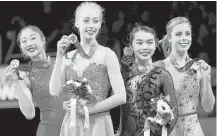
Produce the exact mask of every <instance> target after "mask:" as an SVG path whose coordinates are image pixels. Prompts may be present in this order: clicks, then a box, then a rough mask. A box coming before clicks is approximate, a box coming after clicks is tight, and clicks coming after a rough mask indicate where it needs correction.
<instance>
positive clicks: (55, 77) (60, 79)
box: [49, 35, 70, 96]
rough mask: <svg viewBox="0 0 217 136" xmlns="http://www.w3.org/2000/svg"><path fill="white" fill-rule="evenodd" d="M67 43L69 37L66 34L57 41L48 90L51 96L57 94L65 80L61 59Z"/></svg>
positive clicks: (68, 42)
mask: <svg viewBox="0 0 217 136" xmlns="http://www.w3.org/2000/svg"><path fill="white" fill-rule="evenodd" d="M69 45H70V38H69V37H68V36H66V35H64V36H63V37H62V38H61V39H60V40H59V41H58V42H57V55H56V61H55V64H54V68H53V71H52V74H51V78H50V82H49V92H50V94H51V95H52V96H59V95H60V93H61V91H62V85H63V83H64V82H65V73H64V71H65V64H64V62H63V61H66V59H64V54H65V51H66V49H67V48H68V46H69Z"/></svg>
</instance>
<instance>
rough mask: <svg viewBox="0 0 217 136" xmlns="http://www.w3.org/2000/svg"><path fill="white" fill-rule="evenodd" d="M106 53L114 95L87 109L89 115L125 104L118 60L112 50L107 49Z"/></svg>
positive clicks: (124, 92)
mask: <svg viewBox="0 0 217 136" xmlns="http://www.w3.org/2000/svg"><path fill="white" fill-rule="evenodd" d="M106 51H107V52H106V66H107V71H108V75H109V79H110V83H111V86H112V90H113V92H114V94H113V95H112V96H111V97H109V98H107V99H105V100H103V101H101V102H98V103H97V104H96V105H94V106H92V107H89V111H90V114H94V113H98V112H103V111H106V110H110V109H112V108H114V107H117V106H119V105H122V104H124V103H125V102H126V90H125V86H124V81H123V78H122V76H121V72H120V66H119V62H118V59H117V57H116V55H115V53H114V52H113V51H112V50H110V49H107V50H106Z"/></svg>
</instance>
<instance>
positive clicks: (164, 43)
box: [158, 35, 172, 58]
mask: <svg viewBox="0 0 217 136" xmlns="http://www.w3.org/2000/svg"><path fill="white" fill-rule="evenodd" d="M158 45H159V47H160V49H162V51H163V53H164V56H165V58H167V57H168V56H169V55H170V53H171V51H172V47H171V44H170V42H169V40H168V35H165V36H164V37H163V38H162V39H161V40H159V41H158Z"/></svg>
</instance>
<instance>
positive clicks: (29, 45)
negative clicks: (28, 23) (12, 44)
mask: <svg viewBox="0 0 217 136" xmlns="http://www.w3.org/2000/svg"><path fill="white" fill-rule="evenodd" d="M19 40H20V48H21V49H22V51H23V53H24V55H26V56H29V57H30V58H34V57H36V56H38V55H39V54H41V53H42V51H44V45H45V39H44V38H42V37H41V36H40V34H39V33H38V32H36V31H34V30H33V29H32V28H26V29H24V30H23V31H22V32H21V34H20V38H19Z"/></svg>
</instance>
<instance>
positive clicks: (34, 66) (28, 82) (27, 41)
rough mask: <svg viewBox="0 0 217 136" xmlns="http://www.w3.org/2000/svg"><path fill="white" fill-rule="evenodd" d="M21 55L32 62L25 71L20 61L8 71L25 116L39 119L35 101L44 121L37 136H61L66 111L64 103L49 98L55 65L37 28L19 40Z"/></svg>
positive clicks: (29, 28)
mask: <svg viewBox="0 0 217 136" xmlns="http://www.w3.org/2000/svg"><path fill="white" fill-rule="evenodd" d="M17 43H18V45H19V46H20V49H21V52H22V53H23V54H24V55H25V56H27V57H29V58H30V59H31V61H30V63H29V64H28V65H27V66H25V67H21V66H18V65H19V61H18V60H13V61H12V62H11V65H10V66H8V67H7V68H6V76H8V77H9V78H11V79H12V80H13V83H14V85H15V88H16V91H15V93H16V95H17V97H18V103H19V107H20V110H21V112H22V113H23V115H24V116H25V117H26V118H27V119H32V118H34V117H35V107H34V104H33V101H34V102H35V103H36V104H37V106H38V107H39V109H40V112H41V115H40V118H41V121H40V123H39V126H38V129H37V133H36V136H59V133H60V128H61V124H62V120H63V117H64V115H65V110H63V108H62V105H63V102H62V101H61V100H60V99H59V98H58V97H54V96H51V95H50V94H49V85H48V84H49V80H50V76H51V73H52V70H53V66H54V61H52V60H51V57H50V56H48V55H47V54H46V52H45V49H46V40H45V36H44V34H43V32H42V31H41V30H40V29H39V28H38V27H37V26H32V25H30V26H26V27H24V28H22V29H21V31H20V32H19V34H18V37H17Z"/></svg>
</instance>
